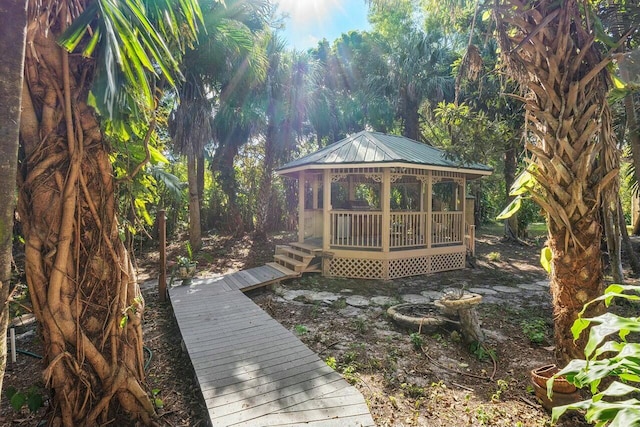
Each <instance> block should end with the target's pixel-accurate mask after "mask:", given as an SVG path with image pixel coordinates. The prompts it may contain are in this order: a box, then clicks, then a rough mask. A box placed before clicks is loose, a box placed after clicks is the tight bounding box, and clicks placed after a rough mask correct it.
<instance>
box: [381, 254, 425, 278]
mask: <svg viewBox="0 0 640 427" xmlns="http://www.w3.org/2000/svg"><path fill="white" fill-rule="evenodd" d="M430 258H431V257H428V256H422V257H417V258H406V259H394V260H390V261H389V279H395V278H398V277H408V276H418V275H420V274H427V273H429V272H430V271H431V268H430V267H431V262H430Z"/></svg>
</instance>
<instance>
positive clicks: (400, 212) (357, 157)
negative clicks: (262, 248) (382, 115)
mask: <svg viewBox="0 0 640 427" xmlns="http://www.w3.org/2000/svg"><path fill="white" fill-rule="evenodd" d="M491 172H492V169H491V168H490V167H488V166H485V165H482V164H477V163H474V164H466V165H460V164H459V163H458V162H456V161H454V160H452V159H450V158H449V157H447V156H446V155H445V153H444V152H443V151H442V150H439V149H437V148H434V147H431V146H429V145H426V144H422V143H419V142H417V141H413V140H411V139H409V138H405V137H401V136H394V135H386V134H383V133H378V132H368V131H362V132H359V133H357V134H354V135H351V136H349V137H348V138H345V139H343V140H341V141H338V142H336V143H333V144H331V145H329V146H327V147H325V148H323V149H321V150H319V151H317V152H315V153H312V154H309V155H307V156H304V157H302V158H300V159H298V160H294V161H292V162H290V163H287V164H286V165H284V166H282V167H281V168H279V169H278V170H277V173H278V174H279V175H282V176H286V177H292V178H296V179H297V180H298V188H299V190H298V195H299V203H298V242H294V243H292V244H291V245H290V246H287V247H279V248H277V250H276V256H275V262H276V263H278V264H279V265H281V266H283V267H286V268H288V269H291V270H295V271H306V269H308V266H309V265H310V264H311V265H313V260H314V259H315V261H316V262H315V264H316V266H317V267H318V268H319V269H320V271H321V272H322V274H323V275H324V276H332V277H348V278H366V279H393V278H397V277H405V276H414V275H420V274H427V273H434V272H438V271H445V270H454V269H461V268H464V266H465V258H466V254H467V252H473V251H474V246H475V232H474V225H473V214H472V213H473V208H472V207H471V209H468V208H469V205H470V203H469V201H467V200H466V197H465V195H466V184H467V182H468V181H469V180H473V179H477V178H479V177H481V176H484V175H490V174H491ZM465 210H467V213H469V211H470V213H471V214H470V215H469V214H467V215H465ZM465 217H466V220H465ZM316 271H317V270H316Z"/></svg>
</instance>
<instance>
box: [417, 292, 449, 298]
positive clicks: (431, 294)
mask: <svg viewBox="0 0 640 427" xmlns="http://www.w3.org/2000/svg"><path fill="white" fill-rule="evenodd" d="M420 295H422V296H423V297H427V298H429V299H432V300H437V299H440V298H442V295H443V294H442V292H439V291H422V292H420Z"/></svg>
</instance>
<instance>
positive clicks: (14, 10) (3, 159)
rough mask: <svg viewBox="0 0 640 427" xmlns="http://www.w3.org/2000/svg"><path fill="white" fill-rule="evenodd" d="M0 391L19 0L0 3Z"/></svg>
mask: <svg viewBox="0 0 640 427" xmlns="http://www.w3.org/2000/svg"><path fill="white" fill-rule="evenodd" d="M0 21H2V23H3V24H2V25H0V49H1V50H2V52H4V55H3V58H2V61H0V76H2V79H0V99H2V103H0V182H2V183H3V184H2V185H1V186H0V391H2V380H3V378H4V372H5V368H6V361H7V325H8V322H9V304H8V303H7V299H8V298H9V286H10V280H11V247H12V237H13V219H14V209H15V206H16V197H15V191H16V189H15V182H16V169H17V165H18V133H19V126H18V123H19V122H20V105H21V101H22V96H21V94H22V76H23V69H24V46H25V35H26V28H27V7H26V3H25V2H24V1H21V0H9V1H6V2H3V3H2V4H0Z"/></svg>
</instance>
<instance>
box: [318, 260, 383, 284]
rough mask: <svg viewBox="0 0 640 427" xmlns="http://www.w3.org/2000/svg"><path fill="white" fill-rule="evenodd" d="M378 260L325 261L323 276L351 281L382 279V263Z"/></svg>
mask: <svg viewBox="0 0 640 427" xmlns="http://www.w3.org/2000/svg"><path fill="white" fill-rule="evenodd" d="M385 262H386V261H383V260H378V259H354V258H331V259H325V260H324V263H325V271H324V275H325V276H330V277H348V278H353V279H384V278H385V277H384V263H385Z"/></svg>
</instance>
